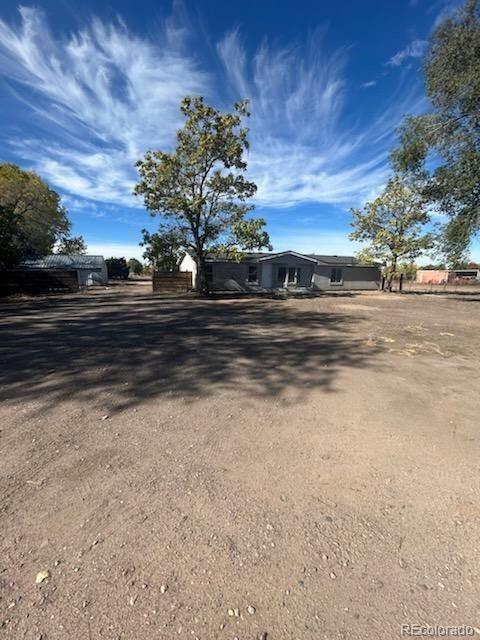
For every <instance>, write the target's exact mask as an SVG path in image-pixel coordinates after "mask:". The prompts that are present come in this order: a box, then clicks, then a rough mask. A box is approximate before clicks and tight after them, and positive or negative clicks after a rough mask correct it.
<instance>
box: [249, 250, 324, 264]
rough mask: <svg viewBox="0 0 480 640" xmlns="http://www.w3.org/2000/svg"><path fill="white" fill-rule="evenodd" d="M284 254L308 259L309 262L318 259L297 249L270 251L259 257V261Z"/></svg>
mask: <svg viewBox="0 0 480 640" xmlns="http://www.w3.org/2000/svg"><path fill="white" fill-rule="evenodd" d="M282 256H295V257H296V258H301V259H302V260H308V261H309V262H317V259H316V258H315V257H313V256H309V255H305V254H303V253H297V251H280V253H268V254H266V255H264V256H262V257H261V258H258V261H259V262H262V261H264V260H273V259H274V258H281V257H282Z"/></svg>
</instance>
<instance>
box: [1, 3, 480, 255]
mask: <svg viewBox="0 0 480 640" xmlns="http://www.w3.org/2000/svg"><path fill="white" fill-rule="evenodd" d="M454 7H455V3H453V4H452V2H451V1H449V0H389V1H388V2H386V1H385V0H375V1H374V0H363V1H362V2H358V0H337V2H297V3H294V2H291V0H289V1H285V2H284V1H281V0H276V1H274V0H269V1H266V0H257V1H253V0H252V1H250V0H244V2H242V3H228V2H220V1H219V0H203V1H198V0H197V2H187V1H185V2H175V3H173V4H172V3H171V2H161V1H160V2H159V1H151V2H148V1H139V2H136V3H132V2H127V0H123V1H117V2H111V3H104V2H99V1H97V2H94V1H90V2H88V1H87V0H82V1H79V0H78V1H75V0H51V1H44V2H41V1H40V2H38V1H37V2H36V3H35V4H34V5H33V4H32V5H28V4H25V5H18V3H16V2H11V1H10V0H3V2H2V4H1V5H0V119H1V122H2V127H1V129H0V161H2V160H8V161H13V162H16V163H18V164H20V165H21V166H22V167H25V168H33V169H35V171H37V172H38V173H39V174H40V175H41V176H42V177H43V178H45V179H46V180H47V181H48V182H49V183H51V184H52V185H53V187H54V188H55V189H56V190H57V191H59V192H60V193H61V194H62V197H63V199H64V202H65V205H66V206H67V208H68V211H69V214H70V217H71V219H72V221H73V233H74V234H82V235H83V236H84V237H85V239H86V240H87V243H88V246H89V251H90V252H93V253H102V254H104V255H105V256H106V257H107V256H110V255H117V256H121V255H124V256H125V257H127V258H129V257H132V256H137V257H140V255H141V248H139V247H138V242H139V241H140V230H141V228H142V227H145V226H146V227H148V228H150V229H152V230H153V229H155V227H156V225H157V224H158V221H156V220H155V219H152V218H150V216H149V215H148V214H147V213H146V211H145V210H144V209H143V207H142V203H141V201H140V199H136V198H135V197H134V196H132V195H131V193H132V188H133V185H134V184H135V181H136V172H135V168H134V162H135V160H137V159H138V158H140V157H141V156H142V155H143V153H144V152H145V150H146V149H147V148H149V147H150V148H161V149H162V150H168V149H169V148H171V145H172V143H173V141H174V134H175V130H176V129H177V128H178V127H179V126H181V124H182V119H181V115H180V113H179V109H178V105H179V102H180V100H181V98H182V97H183V96H184V95H187V94H190V95H199V94H200V95H203V96H205V98H206V99H207V100H208V101H209V102H211V103H212V104H214V105H215V106H218V107H219V108H229V106H230V105H231V103H232V102H233V101H235V100H237V99H239V98H245V97H246V98H249V99H250V101H251V111H252V118H251V119H250V122H249V126H250V128H251V135H250V141H251V149H250V151H249V155H248V158H247V160H248V165H249V176H250V177H251V178H252V179H253V180H255V181H256V183H257V185H258V193H257V197H256V201H255V204H256V208H257V210H256V215H262V216H263V217H265V218H266V220H267V223H268V230H269V232H270V235H271V238H272V241H273V244H274V248H275V250H284V249H288V248H291V249H296V250H298V251H308V252H313V251H315V252H319V253H337V254H340V253H347V254H351V253H352V252H353V251H355V250H357V249H358V245H356V244H354V243H350V242H349V241H348V233H349V230H350V229H349V221H350V214H349V208H350V207H351V206H359V205H361V204H362V203H363V202H364V201H365V200H366V199H368V198H369V197H371V196H373V195H375V194H376V193H378V191H379V190H380V189H381V187H382V185H383V184H384V182H385V180H386V178H387V176H388V152H389V150H390V148H391V146H392V144H393V141H394V131H395V128H396V127H397V126H398V125H399V123H400V121H401V119H402V117H403V115H405V114H407V113H418V112H421V111H423V110H425V109H426V108H427V107H428V105H427V103H426V100H425V97H424V93H423V87H422V78H421V74H420V68H419V64H420V60H421V56H422V54H423V53H424V51H425V46H426V39H427V38H428V36H429V34H430V33H431V31H432V29H433V28H434V26H435V24H437V23H438V21H439V20H441V18H442V17H443V16H445V15H447V14H448V13H449V12H451V11H452V10H453V8H454ZM472 256H473V257H475V258H476V259H480V251H479V248H478V244H477V245H475V246H474V247H473V251H472Z"/></svg>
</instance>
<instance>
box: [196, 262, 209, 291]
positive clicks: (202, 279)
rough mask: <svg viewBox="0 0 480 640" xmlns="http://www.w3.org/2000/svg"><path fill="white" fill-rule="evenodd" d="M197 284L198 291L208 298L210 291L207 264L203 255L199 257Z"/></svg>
mask: <svg viewBox="0 0 480 640" xmlns="http://www.w3.org/2000/svg"><path fill="white" fill-rule="evenodd" d="M197 283H198V291H199V293H200V294H201V295H202V296H208V295H209V293H210V290H209V288H208V282H207V269H206V264H205V257H204V256H203V254H202V253H201V254H200V255H198V256H197Z"/></svg>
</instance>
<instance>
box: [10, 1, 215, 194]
mask: <svg viewBox="0 0 480 640" xmlns="http://www.w3.org/2000/svg"><path fill="white" fill-rule="evenodd" d="M20 13H21V18H22V22H21V26H20V27H19V28H17V29H15V27H11V26H9V25H8V24H6V23H5V22H4V21H1V20H0V69H1V71H0V73H2V74H3V75H4V76H5V77H6V78H7V79H9V80H10V81H12V82H14V83H15V86H20V87H24V88H26V89H29V90H30V92H31V93H30V96H32V95H33V96H34V99H32V98H31V97H30V98H29V99H28V102H29V104H30V105H31V107H32V109H33V111H34V114H35V121H36V122H40V123H43V124H44V125H48V126H49V138H48V139H47V138H43V139H42V138H40V139H39V138H23V139H17V140H15V141H14V142H13V146H14V150H15V152H16V153H17V155H18V156H19V157H22V158H25V159H26V160H28V161H30V162H31V163H33V165H34V167H35V168H36V169H37V170H39V171H40V172H41V174H42V175H43V176H44V177H45V178H46V179H47V180H49V181H51V182H52V183H53V184H55V185H56V186H57V187H60V188H61V189H64V190H65V191H67V192H69V193H73V194H76V195H79V196H83V197H87V198H90V199H94V200H100V201H106V202H115V203H117V204H124V205H129V206H138V204H139V203H138V202H135V200H134V198H133V196H131V191H132V188H133V185H134V180H135V171H134V169H133V163H134V162H135V160H137V159H138V158H139V157H140V156H141V155H142V154H143V153H144V152H145V150H146V149H147V147H149V146H150V145H158V146H162V147H165V146H168V145H170V144H171V142H172V132H173V131H175V129H176V128H177V127H178V126H180V124H181V118H180V113H179V102H180V100H181V99H182V98H183V97H184V96H185V95H186V94H192V93H194V94H195V93H202V92H203V91H205V89H206V88H208V86H209V77H208V75H207V74H206V73H205V72H203V71H201V70H200V69H199V68H198V66H197V64H196V62H195V61H194V59H193V58H192V57H190V56H188V55H186V54H185V52H184V51H183V41H182V34H181V32H180V31H179V30H177V29H175V28H174V27H173V26H172V23H167V24H166V26H165V28H164V30H163V32H162V33H159V34H158V38H159V41H161V42H162V43H163V45H162V47H158V46H155V45H153V44H152V43H151V42H149V41H147V40H142V39H140V38H138V37H136V36H134V35H132V34H131V32H129V31H128V29H127V28H126V27H125V25H123V24H122V23H121V22H118V23H117V24H103V23H101V22H100V21H99V20H94V21H93V22H92V23H91V24H90V26H89V27H86V28H84V29H83V30H82V31H79V32H78V33H76V34H73V35H71V36H70V37H69V38H68V39H65V40H54V39H53V37H52V35H51V34H50V32H49V28H48V25H47V24H46V21H45V18H44V16H43V14H42V13H41V12H40V11H39V10H37V9H32V8H26V7H21V8H20ZM52 131H53V132H54V135H53V136H52V133H51V132H52ZM52 139H53V140H52Z"/></svg>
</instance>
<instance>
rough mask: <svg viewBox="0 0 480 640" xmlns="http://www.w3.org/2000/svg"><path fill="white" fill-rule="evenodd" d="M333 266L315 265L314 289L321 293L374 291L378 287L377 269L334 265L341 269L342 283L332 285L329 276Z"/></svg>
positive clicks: (379, 278) (379, 279)
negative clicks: (327, 291)
mask: <svg viewBox="0 0 480 640" xmlns="http://www.w3.org/2000/svg"><path fill="white" fill-rule="evenodd" d="M332 268H333V266H329V265H317V266H316V267H315V271H314V274H313V281H312V285H313V287H314V288H315V289H319V290H322V291H325V290H329V291H338V290H340V291H341V290H347V291H354V290H357V291H359V290H362V289H363V290H375V289H378V288H379V287H380V282H381V273H380V269H379V267H363V266H362V267H356V266H342V265H335V268H337V269H342V281H341V282H340V283H336V284H332V283H331V282H330V274H331V272H332Z"/></svg>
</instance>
